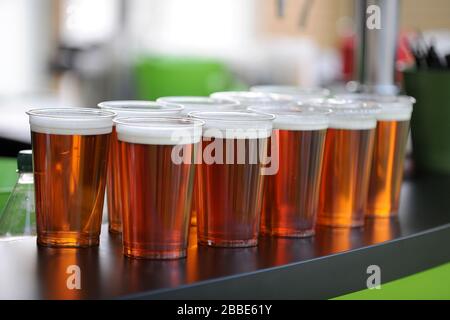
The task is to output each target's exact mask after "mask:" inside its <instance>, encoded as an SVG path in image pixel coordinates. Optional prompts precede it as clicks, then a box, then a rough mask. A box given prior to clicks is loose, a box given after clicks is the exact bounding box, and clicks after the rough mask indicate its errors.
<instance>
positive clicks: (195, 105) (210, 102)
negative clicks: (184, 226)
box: [156, 96, 245, 226]
mask: <svg viewBox="0 0 450 320" xmlns="http://www.w3.org/2000/svg"><path fill="white" fill-rule="evenodd" d="M156 102H159V103H162V104H166V105H169V106H170V105H181V106H183V110H182V113H183V114H184V115H187V114H189V113H190V112H194V111H233V110H239V109H244V108H245V107H242V106H241V105H240V104H239V102H237V101H234V100H232V99H214V98H210V97H201V96H173V97H161V98H158V99H157V100H156ZM199 155H200V153H199ZM194 180H195V181H194V195H193V197H192V205H191V224H192V225H194V226H195V225H197V207H198V205H197V198H198V195H197V190H198V184H197V179H196V178H195V179H194Z"/></svg>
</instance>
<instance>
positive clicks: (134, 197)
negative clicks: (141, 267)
mask: <svg viewBox="0 0 450 320" xmlns="http://www.w3.org/2000/svg"><path fill="white" fill-rule="evenodd" d="M114 122H115V124H116V130H117V134H118V140H119V145H118V150H119V167H120V179H121V183H122V188H121V189H120V192H121V198H122V201H123V203H122V206H123V215H122V217H123V233H122V239H123V246H124V247H123V250H124V254H125V255H126V256H129V257H134V258H149V259H152V258H153V259H175V258H182V257H185V256H186V248H187V240H188V227H189V214H190V204H191V197H192V188H193V182H194V168H195V167H194V162H195V157H196V149H197V147H198V144H199V142H200V139H201V131H202V130H201V126H202V122H201V121H197V120H192V119H173V118H172V119H169V118H117V119H115V120H114Z"/></svg>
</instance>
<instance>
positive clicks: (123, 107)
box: [98, 100, 183, 117]
mask: <svg viewBox="0 0 450 320" xmlns="http://www.w3.org/2000/svg"><path fill="white" fill-rule="evenodd" d="M98 107H99V108H101V109H103V110H110V111H114V112H115V113H117V116H118V117H141V116H142V117H147V116H149V117H160V116H172V115H176V114H180V112H181V111H182V110H183V106H181V105H179V104H171V105H166V104H162V103H158V102H154V101H145V100H114V101H103V102H100V103H99V104H98Z"/></svg>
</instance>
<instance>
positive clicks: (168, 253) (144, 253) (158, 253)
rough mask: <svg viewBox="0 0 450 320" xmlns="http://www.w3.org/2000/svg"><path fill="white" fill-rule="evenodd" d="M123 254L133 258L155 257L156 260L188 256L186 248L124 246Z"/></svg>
mask: <svg viewBox="0 0 450 320" xmlns="http://www.w3.org/2000/svg"><path fill="white" fill-rule="evenodd" d="M123 254H124V255H125V256H126V257H128V258H133V259H155V260H169V259H181V258H185V257H186V249H179V250H165V251H163V250H145V249H136V248H131V247H128V246H124V248H123Z"/></svg>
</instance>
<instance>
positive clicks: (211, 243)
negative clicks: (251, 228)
mask: <svg viewBox="0 0 450 320" xmlns="http://www.w3.org/2000/svg"><path fill="white" fill-rule="evenodd" d="M198 244H200V245H203V246H208V247H225V248H246V247H255V246H257V245H258V239H248V240H222V239H214V240H213V239H203V238H201V237H199V238H198Z"/></svg>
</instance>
